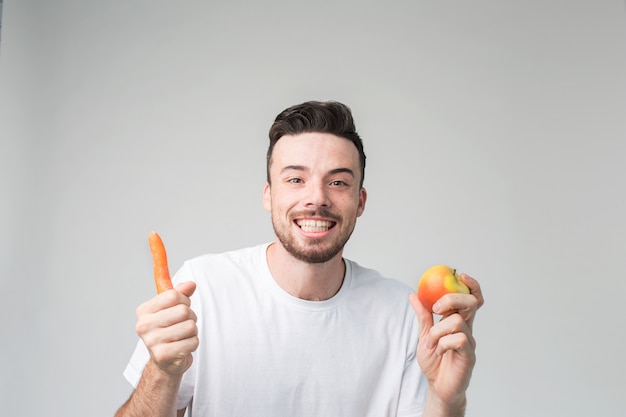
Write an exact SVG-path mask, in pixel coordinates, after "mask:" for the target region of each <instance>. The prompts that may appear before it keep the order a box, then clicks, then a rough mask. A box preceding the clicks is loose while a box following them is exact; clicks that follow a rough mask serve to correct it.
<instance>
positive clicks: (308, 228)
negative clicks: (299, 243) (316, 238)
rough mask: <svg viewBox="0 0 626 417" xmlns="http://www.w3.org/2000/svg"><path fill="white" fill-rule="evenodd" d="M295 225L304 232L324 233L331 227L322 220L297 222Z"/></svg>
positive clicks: (330, 223)
mask: <svg viewBox="0 0 626 417" xmlns="http://www.w3.org/2000/svg"><path fill="white" fill-rule="evenodd" d="M296 223H297V224H298V226H300V228H301V229H302V230H304V231H305V232H325V231H327V230H328V229H330V228H331V226H332V225H333V223H332V222H328V221H324V220H298V221H297V222H296Z"/></svg>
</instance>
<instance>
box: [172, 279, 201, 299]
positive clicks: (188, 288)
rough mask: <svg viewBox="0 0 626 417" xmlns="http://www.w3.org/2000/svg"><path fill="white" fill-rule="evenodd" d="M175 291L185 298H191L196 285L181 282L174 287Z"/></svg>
mask: <svg viewBox="0 0 626 417" xmlns="http://www.w3.org/2000/svg"><path fill="white" fill-rule="evenodd" d="M175 289H176V291H178V292H179V293H181V294H183V295H185V296H186V297H191V296H192V295H193V293H194V292H195V291H196V283H195V282H193V281H187V282H182V283H180V284H178V285H176V287H175Z"/></svg>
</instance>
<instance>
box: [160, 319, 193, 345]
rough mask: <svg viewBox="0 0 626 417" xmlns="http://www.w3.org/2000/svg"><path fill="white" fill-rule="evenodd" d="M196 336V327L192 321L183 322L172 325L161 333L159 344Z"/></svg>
mask: <svg viewBox="0 0 626 417" xmlns="http://www.w3.org/2000/svg"><path fill="white" fill-rule="evenodd" d="M197 335H198V326H196V322H195V321H193V320H185V321H181V322H179V323H176V324H173V325H171V326H169V327H167V329H165V331H163V332H162V333H161V341H160V342H161V343H172V342H178V341H181V340H185V339H190V338H193V337H195V336H197Z"/></svg>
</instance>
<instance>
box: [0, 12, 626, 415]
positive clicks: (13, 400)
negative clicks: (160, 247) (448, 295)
mask: <svg viewBox="0 0 626 417" xmlns="http://www.w3.org/2000/svg"><path fill="white" fill-rule="evenodd" d="M2 31H3V33H2V38H1V44H0V138H1V142H0V143H1V146H2V148H1V155H0V163H1V167H2V168H1V169H2V174H1V176H0V184H1V185H2V189H1V190H0V191H1V196H2V197H1V198H2V204H1V205H0V210H1V212H0V214H1V217H0V221H1V223H0V226H1V230H0V245H1V246H0V257H1V265H0V267H1V270H0V272H1V276H0V277H1V280H2V282H1V287H2V289H3V291H2V302H1V303H0V325H1V328H0V337H1V345H0V349H1V355H0V358H1V362H2V368H1V369H0V381H1V385H0V406H1V408H2V414H3V415H7V416H8V415H11V416H49V417H56V416H59V417H61V416H63V417H66V416H84V415H89V416H110V415H112V414H113V413H114V411H115V410H116V409H117V407H118V406H119V405H120V404H121V403H122V402H123V401H124V400H125V399H126V397H127V396H128V394H129V393H130V388H129V386H128V385H127V383H126V382H125V380H123V378H122V375H121V372H122V370H123V368H124V366H125V364H126V361H127V360H128V358H129V356H130V354H131V351H132V349H133V347H134V344H135V342H136V336H135V333H134V320H135V317H134V309H135V307H136V306H137V305H138V304H139V303H140V302H142V301H143V300H145V299H147V298H149V297H151V296H152V294H153V293H154V288H153V284H152V278H151V274H152V272H151V264H150V255H149V252H148V246H147V240H146V239H147V234H148V232H149V231H150V230H153V229H155V230H158V231H159V232H160V234H161V235H162V236H163V238H164V240H165V241H166V245H167V246H168V250H169V256H170V265H171V267H172V269H176V268H178V267H179V266H180V265H181V263H182V261H183V260H184V259H186V258H190V257H192V256H196V255H199V254H201V253H205V252H217V251H223V250H227V249H232V248H237V247H241V246H250V245H254V244H257V243H260V242H264V241H267V240H270V239H272V237H273V235H272V230H271V227H270V222H269V216H268V214H267V213H266V212H264V211H263V209H262V206H261V190H262V187H263V184H264V175H265V171H264V170H265V165H264V156H265V150H266V142H267V139H266V138H267V130H268V128H269V126H270V124H271V121H272V120H273V118H274V117H275V115H276V114H277V113H278V112H279V111H281V110H282V109H283V108H285V107H287V106H289V105H291V104H295V103H298V102H301V101H305V100H309V99H336V100H340V101H343V102H345V103H347V104H348V105H350V106H351V107H352V109H353V112H354V115H355V118H356V122H357V127H358V129H359V131H360V133H361V135H362V136H363V138H364V140H365V149H366V153H367V155H368V168H367V173H366V184H365V185H366V187H367V189H368V191H369V201H368V207H367V209H366V212H365V214H364V216H363V217H362V218H361V219H360V221H359V224H358V226H357V231H356V232H355V234H354V236H353V239H352V240H351V242H350V243H349V246H348V248H347V253H346V254H347V256H349V257H350V258H352V259H354V260H356V261H357V262H360V263H362V264H364V265H367V266H370V267H375V268H377V269H379V270H381V271H382V272H383V273H385V274H387V275H389V276H393V277H397V278H398V279H401V280H403V281H405V282H407V283H408V284H409V285H411V286H414V285H415V284H416V283H417V279H418V278H419V275H420V274H421V272H422V271H423V270H424V269H425V268H426V267H428V266H430V265H431V264H434V263H439V262H445V263H449V264H452V265H455V266H457V267H458V268H459V269H461V270H463V271H466V272H468V273H470V274H471V275H473V276H475V277H476V278H478V279H479V280H480V281H481V283H482V287H483V290H484V293H485V295H486V299H487V303H486V305H485V306H484V308H483V309H482V310H481V311H480V313H479V316H478V318H477V321H476V328H475V333H476V337H477V339H478V363H477V366H476V369H475V372H474V377H473V380H472V386H471V388H470V393H469V395H470V397H469V406H468V413H467V415H468V416H470V417H471V416H481V417H501V416H509V417H517V416H520V417H521V416H533V417H541V416H545V417H553V416H588V415H598V416H618V415H619V416H621V415H623V410H624V409H626V401H625V399H624V389H625V388H626V384H625V383H624V376H625V373H626V359H625V357H624V341H625V340H626V330H625V326H624V324H623V321H624V320H623V317H624V312H623V310H624V304H623V294H624V293H625V292H626V291H625V290H626V284H625V283H624V276H625V275H626V266H625V264H626V263H625V262H624V260H625V259H624V258H625V256H624V255H625V254H626V243H625V240H624V236H625V234H626V226H625V221H624V213H625V212H626V207H625V205H626V203H625V202H624V190H625V189H626V187H625V185H626V184H625V176H626V174H625V173H624V168H623V167H624V158H625V157H626V146H625V144H626V139H625V138H626V114H625V109H626V78H625V77H626V54H625V53H624V52H625V50H626V19H625V8H624V3H623V2H622V1H609V0H577V1H571V0H568V1H565V0H561V1H537V0H535V1H493V0H492V1H487V0H474V1H467V0H448V1H441V0H438V1H434V0H432V1H386V2H369V1H358V0H343V1H317V2H293V1H278V0H272V1H264V2H257V1H253V0H240V1H228V2H226V1H223V2H216V1H213V2H209V1H185V2H171V1H167V2H166V1H161V0H151V1H147V0H144V1H140V0H135V1H116V0H112V1H85V0H73V1H71V0H56V1H54V2H46V1H36V0H20V1H8V2H4V11H3V22H2Z"/></svg>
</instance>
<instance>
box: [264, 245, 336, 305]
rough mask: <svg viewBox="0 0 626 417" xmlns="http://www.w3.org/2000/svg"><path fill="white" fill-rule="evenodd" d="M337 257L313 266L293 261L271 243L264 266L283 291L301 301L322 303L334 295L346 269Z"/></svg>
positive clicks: (283, 250)
mask: <svg viewBox="0 0 626 417" xmlns="http://www.w3.org/2000/svg"><path fill="white" fill-rule="evenodd" d="M341 255H342V254H341V252H340V253H338V254H337V255H336V256H335V257H334V258H332V259H331V260H329V261H327V262H324V263H315V264H313V263H308V262H304V261H301V260H299V259H296V258H294V257H293V255H291V254H290V253H289V252H287V251H286V250H285V248H284V247H283V246H282V245H281V244H280V242H275V243H272V244H271V245H270V246H269V247H268V248H267V263H268V266H269V269H270V272H271V273H272V277H273V278H274V280H275V281H276V283H277V284H278V285H279V286H280V287H281V288H282V289H283V290H285V291H286V292H288V293H289V294H291V295H293V296H294V297H298V298H301V299H303V300H309V301H324V300H328V299H329V298H331V297H333V296H334V295H335V294H337V292H338V291H339V289H340V288H341V285H342V283H343V277H344V275H345V270H346V266H345V264H344V262H343V258H342V256H341Z"/></svg>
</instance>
